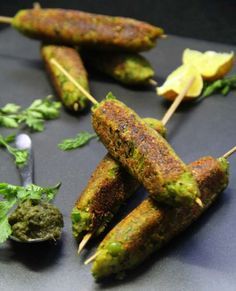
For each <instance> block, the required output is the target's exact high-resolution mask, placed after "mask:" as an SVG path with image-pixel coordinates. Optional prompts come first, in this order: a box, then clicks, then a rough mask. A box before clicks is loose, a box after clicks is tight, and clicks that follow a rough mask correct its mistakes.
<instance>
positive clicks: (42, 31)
mask: <svg viewBox="0 0 236 291" xmlns="http://www.w3.org/2000/svg"><path fill="white" fill-rule="evenodd" d="M0 22H3V23H10V24H11V25H12V26H13V27H14V28H15V29H17V30H18V31H20V32H21V33H23V34H24V35H26V36H28V37H31V38H35V39H39V40H41V41H46V42H50V43H58V44H64V45H72V46H75V45H83V46H85V47H90V48H91V47H92V48H96V49H103V50H104V49H107V50H119V51H121V50H122V51H132V52H140V51H145V50H149V49H151V48H153V47H154V46H155V44H156V40H157V38H158V37H161V36H162V35H163V33H164V32H163V29H161V28H159V27H156V26H153V25H151V24H149V23H146V22H143V21H138V20H135V19H131V18H125V17H113V16H107V15H99V14H93V13H87V12H82V11H77V10H64V9H42V8H41V9H26V10H20V11H19V12H18V13H17V14H16V15H15V16H14V17H13V18H10V17H3V16H1V17H0Z"/></svg>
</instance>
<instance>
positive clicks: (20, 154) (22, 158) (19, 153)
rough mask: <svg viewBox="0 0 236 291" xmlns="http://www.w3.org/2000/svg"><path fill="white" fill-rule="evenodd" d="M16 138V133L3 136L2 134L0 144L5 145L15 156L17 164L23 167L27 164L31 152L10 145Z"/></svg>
mask: <svg viewBox="0 0 236 291" xmlns="http://www.w3.org/2000/svg"><path fill="white" fill-rule="evenodd" d="M14 140H15V135H9V136H7V137H3V136H2V135H1V134H0V146H1V147H5V148H6V149H7V151H8V152H9V153H10V154H11V155H12V156H13V157H14V159H15V164H16V165H17V166H18V167H22V166H24V165H25V164H26V162H27V160H28V157H29V153H28V151H27V150H20V149H17V148H14V147H12V146H10V145H9V143H10V142H13V141H14Z"/></svg>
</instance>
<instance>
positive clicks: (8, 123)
mask: <svg viewBox="0 0 236 291" xmlns="http://www.w3.org/2000/svg"><path fill="white" fill-rule="evenodd" d="M20 108H21V107H20V106H19V105H16V104H13V103H8V104H7V105H5V106H4V107H2V108H0V125H1V126H4V127H7V128H17V127H18V114H19V110H20Z"/></svg>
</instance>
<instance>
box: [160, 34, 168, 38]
mask: <svg viewBox="0 0 236 291" xmlns="http://www.w3.org/2000/svg"><path fill="white" fill-rule="evenodd" d="M167 37H168V35H167V34H162V35H161V36H160V38H167Z"/></svg>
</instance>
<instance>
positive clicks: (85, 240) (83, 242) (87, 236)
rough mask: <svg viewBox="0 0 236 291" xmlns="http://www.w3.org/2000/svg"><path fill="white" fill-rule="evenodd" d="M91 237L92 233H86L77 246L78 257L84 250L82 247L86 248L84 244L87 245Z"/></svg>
mask: <svg viewBox="0 0 236 291" xmlns="http://www.w3.org/2000/svg"><path fill="white" fill-rule="evenodd" d="M91 236H92V233H87V234H86V235H85V236H84V237H83V239H82V240H81V242H80V244H79V248H78V255H79V254H80V253H81V252H82V250H83V249H84V247H85V246H86V244H87V243H88V241H89V240H90V238H91Z"/></svg>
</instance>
